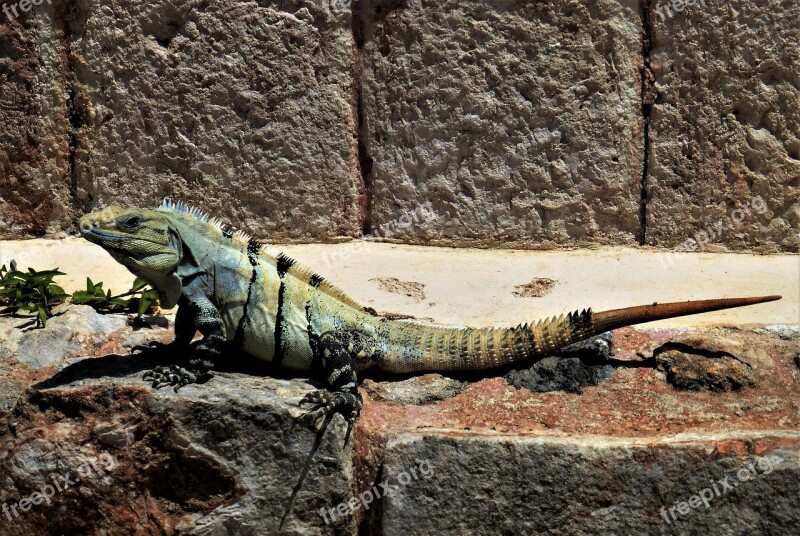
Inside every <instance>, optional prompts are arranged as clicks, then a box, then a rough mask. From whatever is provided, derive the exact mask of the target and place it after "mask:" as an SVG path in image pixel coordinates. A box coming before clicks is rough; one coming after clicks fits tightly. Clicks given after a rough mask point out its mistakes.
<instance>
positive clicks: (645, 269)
mask: <svg viewBox="0 0 800 536" xmlns="http://www.w3.org/2000/svg"><path fill="white" fill-rule="evenodd" d="M281 249H283V251H285V252H286V253H287V254H288V255H290V256H292V257H294V258H296V259H297V260H298V261H300V262H302V263H304V264H306V265H308V266H310V267H312V268H314V269H315V270H316V271H317V272H319V273H320V274H321V275H323V276H325V277H326V278H327V279H328V280H330V281H332V282H333V283H334V284H336V285H338V286H340V287H341V288H343V289H344V290H345V291H347V292H348V293H349V294H351V295H352V296H353V297H354V298H356V299H357V300H359V301H360V302H362V303H363V304H364V305H367V306H370V307H374V308H375V309H376V310H378V311H380V312H392V313H403V314H409V315H413V316H416V317H418V318H429V319H435V320H436V321H437V322H441V323H445V324H453V325H470V326H484V325H487V326H488V325H496V326H508V325H513V324H517V323H519V322H521V321H529V320H536V319H539V318H542V317H545V316H551V315H556V314H561V313H567V312H570V311H573V310H577V309H582V308H585V307H592V308H593V309H594V310H595V311H601V310H607V309H615V308H619V307H627V306H632V305H643V304H647V303H653V302H655V301H657V302H668V301H682V300H689V299H696V300H699V299H706V298H724V297H737V296H756V295H766V294H781V295H783V299H782V300H780V301H777V302H772V303H766V304H761V305H755V306H752V307H745V308H741V309H732V310H729V311H719V312H715V313H707V314H703V315H696V316H690V317H684V318H677V319H670V320H663V321H660V322H653V323H651V324H648V326H649V327H698V326H714V325H738V326H742V325H770V324H788V325H797V324H800V256H798V255H793V254H784V255H747V254H728V253H665V252H660V251H654V250H648V249H636V248H601V249H592V250H572V251H519V250H485V249H452V248H441V247H424V246H403V245H396V244H385V243H373V242H366V241H356V242H349V243H342V244H303V245H286V246H281ZM12 258H13V259H16V260H17V262H18V263H19V265H20V267H22V268H26V267H28V266H33V267H34V268H36V269H39V270H44V269H49V268H55V267H59V268H60V269H61V270H62V271H63V272H66V273H67V274H68V275H67V276H64V277H61V278H60V279H59V282H60V283H61V284H62V285H63V286H64V287H65V288H66V289H67V290H68V291H71V290H75V289H77V288H83V287H84V285H85V281H86V276H89V277H91V278H92V279H93V280H95V281H103V282H104V283H105V286H106V288H109V287H110V288H111V289H112V290H114V291H120V292H121V291H123V290H127V288H128V285H129V284H130V282H131V281H132V279H133V277H132V276H131V275H130V274H129V273H128V272H127V271H126V270H125V269H124V268H123V267H122V266H120V265H119V264H117V263H116V262H115V261H114V260H113V259H112V258H111V257H110V256H109V255H108V254H107V253H105V252H104V251H103V250H102V249H101V248H99V247H98V246H95V245H93V244H90V243H88V242H86V241H84V240H82V239H79V238H69V239H65V240H25V241H0V263H7V262H8V261H9V260H11V259H12ZM535 278H545V279H552V280H554V281H555V282H556V283H555V284H554V285H552V288H551V289H550V290H549V291H547V287H549V286H550V285H549V284H545V285H543V288H544V289H545V291H547V292H548V293H546V294H545V295H544V296H542V297H518V296H515V295H514V291H515V288H516V287H517V286H519V285H525V284H527V283H530V282H531V281H532V280H533V279H535ZM395 280H397V281H395Z"/></svg>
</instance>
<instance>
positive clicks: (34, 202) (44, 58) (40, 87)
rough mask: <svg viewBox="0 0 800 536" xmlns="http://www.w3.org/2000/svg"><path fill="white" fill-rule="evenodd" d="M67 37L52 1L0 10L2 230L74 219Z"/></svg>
mask: <svg viewBox="0 0 800 536" xmlns="http://www.w3.org/2000/svg"><path fill="white" fill-rule="evenodd" d="M37 9H38V8H37ZM64 37H65V36H64V31H63V28H59V27H58V25H57V24H55V23H54V17H53V8H48V7H46V6H42V9H41V10H40V11H38V12H37V13H36V14H35V15H34V16H32V17H23V18H21V19H9V18H8V17H7V16H6V15H5V14H3V15H2V16H0V125H2V128H0V237H15V238H16V237H20V236H32V235H33V236H41V235H43V234H45V233H57V232H58V231H60V230H62V229H66V228H68V227H69V226H70V224H71V221H70V220H71V209H72V196H71V192H70V183H71V180H72V177H71V176H70V175H71V170H70V164H69V146H70V138H69V135H70V134H69V132H70V125H69V118H68V95H67V91H66V86H67V82H68V80H67V79H68V77H69V74H68V72H67V71H68V65H67V62H68V60H67V58H66V55H65V54H64Z"/></svg>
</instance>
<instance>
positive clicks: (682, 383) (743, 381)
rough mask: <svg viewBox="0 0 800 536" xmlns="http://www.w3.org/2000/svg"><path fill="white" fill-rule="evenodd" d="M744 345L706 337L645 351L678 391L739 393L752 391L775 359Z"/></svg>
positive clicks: (655, 345)
mask: <svg viewBox="0 0 800 536" xmlns="http://www.w3.org/2000/svg"><path fill="white" fill-rule="evenodd" d="M748 342H749V341H747V339H746V338H745V340H744V341H742V340H741V338H739V340H734V339H730V338H720V337H713V336H711V337H709V336H703V335H695V334H689V335H679V336H677V337H674V338H672V339H670V340H668V341H659V342H657V343H653V344H652V345H648V346H646V347H645V348H642V349H641V350H640V351H639V355H641V356H643V357H646V358H654V359H655V361H656V363H657V365H658V369H659V370H660V371H662V372H664V373H665V374H666V377H667V381H668V382H669V383H670V385H672V386H674V387H675V388H677V389H689V390H693V391H694V390H700V389H708V390H710V391H738V390H739V389H742V388H743V387H753V386H755V385H756V383H757V381H758V380H757V378H758V377H759V376H765V375H767V374H769V372H770V371H771V370H772V368H773V366H774V365H773V362H772V359H771V358H770V357H769V355H768V354H767V353H766V352H765V351H764V350H761V349H760V348H757V347H755V346H752V345H750V344H748Z"/></svg>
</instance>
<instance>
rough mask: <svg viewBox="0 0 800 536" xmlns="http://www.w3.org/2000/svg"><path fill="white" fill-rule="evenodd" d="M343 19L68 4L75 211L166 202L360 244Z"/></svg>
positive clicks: (264, 229)
mask: <svg viewBox="0 0 800 536" xmlns="http://www.w3.org/2000/svg"><path fill="white" fill-rule="evenodd" d="M350 20H351V17H350V15H349V13H339V14H330V13H327V12H326V11H325V10H324V9H323V6H322V5H321V3H319V2H302V1H290V2H285V3H275V2H257V3H253V2H251V3H241V2H239V3H236V2H234V3H231V2H224V1H221V0H208V1H195V0H178V1H172V0H169V1H168V0H148V1H144V2H133V3H132V2H127V1H122V0H112V1H110V2H102V3H91V4H85V3H80V4H78V7H77V8H75V9H74V10H73V11H72V13H71V15H70V19H69V23H70V27H71V28H72V32H73V34H74V35H73V42H72V46H73V49H74V53H75V64H76V65H75V71H76V79H77V87H76V91H77V95H78V97H79V99H78V100H79V102H78V104H79V106H78V108H77V109H78V111H79V113H80V115H81V121H82V123H83V126H82V128H81V129H80V133H79V141H80V146H81V150H80V151H79V153H78V157H77V161H76V173H77V190H76V194H77V197H78V199H79V201H80V203H82V204H83V206H84V207H86V208H88V207H96V206H98V205H102V204H122V205H145V206H151V205H155V204H157V203H158V202H160V200H161V198H163V197H165V196H173V197H174V198H176V199H181V200H184V201H186V202H188V203H190V204H194V205H197V206H199V207H201V208H203V209H206V210H208V211H210V212H211V213H213V214H214V215H215V216H218V217H219V218H221V219H223V220H224V221H227V222H229V223H230V224H232V225H235V226H238V227H241V228H243V229H246V230H249V231H250V232H252V233H253V234H254V235H256V237H258V238H266V239H271V240H279V239H307V240H310V239H315V240H324V239H329V238H331V237H333V236H337V235H349V236H355V235H357V234H358V233H359V232H360V229H361V219H362V214H361V210H360V208H359V207H360V203H361V199H360V195H361V189H360V187H361V179H360V174H359V171H358V161H357V149H356V142H355V140H354V136H353V132H354V126H353V124H354V113H353V99H352V85H353V84H352V72H351V71H352V68H351V48H352V35H351V30H350Z"/></svg>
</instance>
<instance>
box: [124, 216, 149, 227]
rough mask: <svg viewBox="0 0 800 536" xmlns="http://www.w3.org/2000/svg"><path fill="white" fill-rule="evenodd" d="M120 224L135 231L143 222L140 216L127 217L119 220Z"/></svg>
mask: <svg viewBox="0 0 800 536" xmlns="http://www.w3.org/2000/svg"><path fill="white" fill-rule="evenodd" d="M120 223H121V224H122V225H123V226H125V227H127V228H129V229H136V228H137V227H139V226H141V225H142V223H144V220H143V219H142V218H141V217H140V216H128V217H127V218H125V219H123V220H121V221H120Z"/></svg>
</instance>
